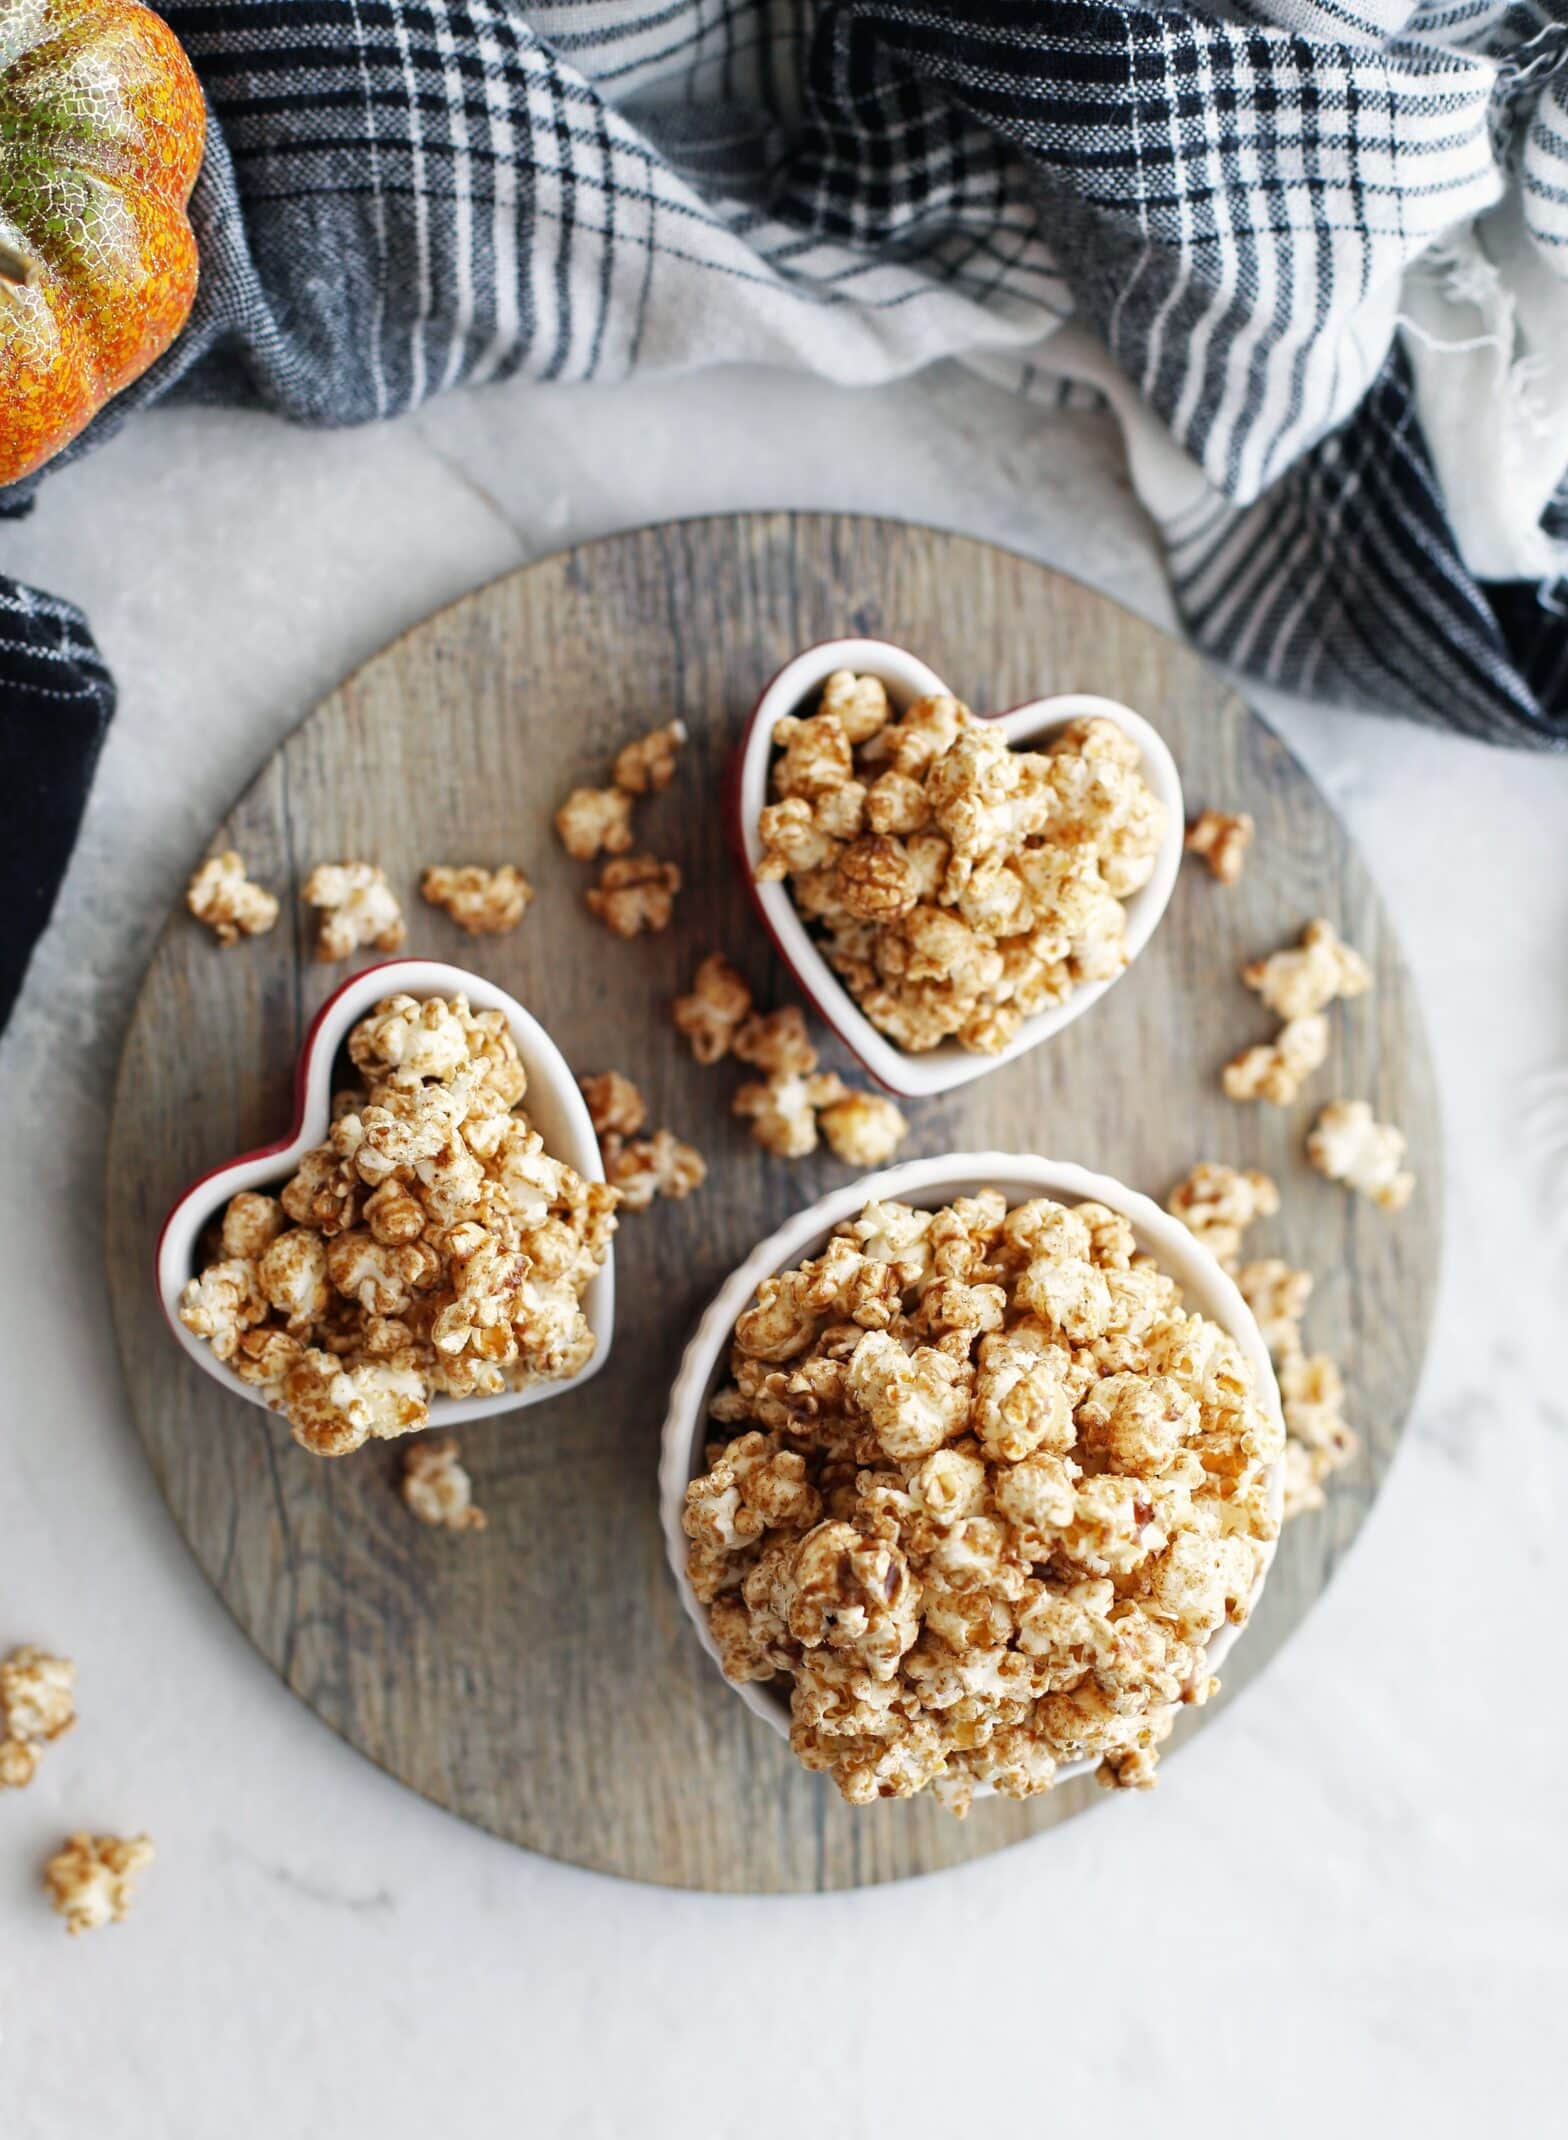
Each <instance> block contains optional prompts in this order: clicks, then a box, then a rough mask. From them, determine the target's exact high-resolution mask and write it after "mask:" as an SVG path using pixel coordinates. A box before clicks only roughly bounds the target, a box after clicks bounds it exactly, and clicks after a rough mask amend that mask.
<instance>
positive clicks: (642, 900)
mask: <svg viewBox="0 0 1568 2140" xmlns="http://www.w3.org/2000/svg"><path fill="white" fill-rule="evenodd" d="M680 888H681V873H680V871H679V870H678V869H677V868H676V866H675V864H674V863H673V862H661V861H659V859H658V858H657V856H655V855H626V856H623V857H621V858H620V859H619V860H617V861H614V862H606V863H605V865H604V868H603V869H602V870H601V871H600V872H599V881H598V883H597V884H591V885H590V886H589V887H588V889H587V891H586V892H585V893H584V894H583V897H584V899H585V900H586V901H587V904H588V911H589V913H590V914H594V915H597V917H598V919H599V920H600V921H602V922H603V923H604V926H605V927H606V928H607V929H608V930H609V932H610V934H611V935H612V936H625V937H631V936H641V935H642V934H643V932H644V931H645V930H646V931H647V932H648V933H649V934H650V935H657V934H658V932H659V931H660V930H661V929H667V928H668V927H669V925H670V917H671V915H672V914H673V913H674V912H675V895H676V893H677V892H678V891H679V890H680Z"/></svg>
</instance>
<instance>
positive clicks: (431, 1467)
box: [398, 1434, 487, 1531]
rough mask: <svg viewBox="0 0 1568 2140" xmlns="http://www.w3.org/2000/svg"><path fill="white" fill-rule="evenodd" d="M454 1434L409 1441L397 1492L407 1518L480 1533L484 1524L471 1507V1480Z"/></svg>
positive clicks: (480, 1514)
mask: <svg viewBox="0 0 1568 2140" xmlns="http://www.w3.org/2000/svg"><path fill="white" fill-rule="evenodd" d="M460 1456H461V1451H460V1450H459V1448H458V1445H457V1436H456V1435H455V1434H437V1435H430V1436H427V1437H426V1438H425V1439H424V1440H422V1441H417V1442H411V1443H410V1444H409V1447H408V1450H407V1452H406V1454H405V1455H404V1458H403V1477H402V1482H401V1484H400V1486H399V1489H398V1490H399V1492H400V1493H401V1494H402V1496H403V1504H404V1506H405V1507H406V1508H407V1510H408V1511H409V1513H410V1515H413V1516H417V1517H418V1519H419V1521H420V1522H421V1523H428V1524H430V1525H431V1526H432V1527H433V1528H435V1529H437V1530H446V1531H482V1530H483V1529H484V1527H485V1523H486V1521H487V1519H486V1516H485V1512H484V1510H483V1509H482V1508H476V1507H475V1506H474V1487H473V1481H472V1480H471V1479H470V1478H469V1476H468V1473H467V1472H466V1471H465V1470H464V1468H463V1465H462V1463H461V1462H460V1461H459V1459H460Z"/></svg>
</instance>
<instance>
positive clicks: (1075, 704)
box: [730, 639, 1184, 1099]
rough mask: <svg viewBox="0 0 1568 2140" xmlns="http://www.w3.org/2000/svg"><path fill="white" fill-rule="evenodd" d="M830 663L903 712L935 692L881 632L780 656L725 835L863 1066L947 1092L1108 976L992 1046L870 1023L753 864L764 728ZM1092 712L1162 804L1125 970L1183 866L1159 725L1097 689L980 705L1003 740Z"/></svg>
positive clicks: (1101, 986)
mask: <svg viewBox="0 0 1568 2140" xmlns="http://www.w3.org/2000/svg"><path fill="white" fill-rule="evenodd" d="M836 669H852V670H853V671H854V672H855V673H856V675H859V676H875V677H878V678H879V679H880V680H881V682H882V683H883V684H884V685H885V686H886V687H887V695H888V697H889V699H890V700H891V701H892V704H893V706H894V709H895V710H896V711H899V712H902V711H903V709H904V708H905V707H906V706H908V705H910V704H911V703H912V701H913V700H915V699H917V698H925V697H928V696H930V695H931V694H932V693H934V692H945V691H946V690H947V689H948V686H947V685H946V684H945V683H943V681H942V679H941V677H940V676H938V675H937V673H936V671H935V670H934V669H929V668H927V667H926V664H925V663H924V662H923V661H919V660H917V659H916V658H915V656H914V655H913V654H908V653H906V652H905V651H904V649H903V648H902V647H898V646H893V645H891V644H890V643H889V642H888V641H886V640H882V639H829V640H826V641H824V643H823V644H822V645H821V646H814V647H810V648H808V649H807V651H806V652H805V653H804V654H797V655H796V657H795V659H794V660H793V661H791V662H787V663H786V664H785V666H784V667H783V668H782V669H780V671H779V673H778V675H777V676H775V677H774V679H773V681H772V683H770V684H769V685H768V687H767V689H766V690H765V691H764V692H763V694H762V696H761V698H759V699H758V701H757V704H756V707H755V708H754V710H753V712H752V716H751V719H750V722H749V723H748V724H747V728H746V731H745V734H744V736H743V737H742V739H741V744H740V748H739V752H738V755H737V758H736V763H735V771H734V778H733V780H732V783H731V789H730V808H731V813H732V816H731V825H730V832H731V837H732V840H733V843H734V846H735V849H736V852H737V854H739V855H740V856H741V858H742V861H743V863H744V866H745V870H746V878H747V882H748V884H749V886H750V888H751V896H752V899H753V901H754V902H755V904H756V907H757V911H758V913H759V914H760V915H761V917H762V921H763V925H764V927H765V928H766V929H767V931H768V934H769V935H770V936H771V937H772V938H773V941H774V943H775V944H776V945H777V947H778V950H779V953H780V955H781V957H782V958H783V959H784V960H785V962H786V964H787V965H788V966H789V968H790V970H791V972H792V973H793V974H794V976H795V979H796V981H797V982H798V983H799V985H800V988H801V990H802V991H803V993H804V994H805V995H806V996H807V997H808V998H809V999H810V1001H811V1003H812V1005H813V1007H814V1008H815V1010H816V1012H817V1014H818V1016H819V1017H820V1018H821V1019H822V1020H823V1022H824V1023H825V1024H826V1025H829V1026H831V1027H832V1029H833V1031H834V1032H835V1033H837V1034H838V1036H839V1038H840V1040H842V1041H843V1042H844V1044H845V1046H846V1047H848V1048H849V1049H850V1050H851V1051H852V1053H854V1054H855V1055H857V1056H858V1057H859V1058H860V1060H861V1062H862V1063H863V1064H864V1065H865V1067H866V1068H867V1069H868V1070H869V1071H870V1072H871V1075H872V1076H873V1077H874V1078H875V1079H876V1080H877V1082H878V1083H879V1084H881V1085H885V1086H886V1087H887V1088H888V1090H889V1091H890V1092H896V1093H898V1094H899V1095H900V1096H901V1097H903V1098H905V1099H920V1098H922V1097H924V1096H927V1095H929V1094H931V1093H935V1092H949V1091H951V1090H952V1089H953V1087H954V1086H957V1085H967V1084H968V1083H969V1082H970V1081H971V1080H972V1079H974V1078H977V1077H984V1076H985V1075H986V1073H987V1072H988V1071H991V1070H995V1069H999V1068H1000V1066H1001V1065H1002V1064H1003V1063H1010V1062H1015V1061H1016V1060H1017V1058H1018V1057H1019V1056H1020V1055H1027V1054H1028V1052H1029V1050H1030V1049H1031V1048H1037V1047H1039V1045H1040V1043H1041V1042H1042V1041H1046V1040H1049V1039H1050V1038H1051V1037H1052V1035H1053V1034H1055V1033H1059V1032H1061V1031H1062V1029H1063V1027H1064V1026H1069V1025H1071V1024H1072V1022H1073V1020H1074V1019H1075V1018H1081V1017H1082V1016H1083V1014H1084V1012H1085V1011H1088V1010H1092V1009H1093V1007H1094V1005H1095V1004H1096V1003H1098V1002H1099V1000H1100V998H1101V997H1102V996H1103V995H1104V994H1105V992H1106V990H1107V989H1108V988H1114V987H1115V985H1116V980H1118V979H1120V977H1121V976H1120V975H1117V976H1116V977H1115V978H1114V979H1112V980H1109V981H1086V982H1085V983H1084V984H1083V985H1082V986H1081V987H1080V988H1076V989H1074V990H1073V993H1072V994H1071V995H1070V996H1069V997H1068V998H1067V1001H1066V1002H1065V1003H1059V1004H1056V1005H1054V1006H1053V1007H1052V1008H1051V1009H1050V1010H1045V1011H1039V1012H1037V1013H1036V1015H1035V1016H1034V1017H1033V1018H1026V1019H1025V1020H1024V1022H1023V1024H1022V1025H1021V1026H1020V1027H1019V1029H1018V1031H1017V1033H1016V1034H1015V1035H1014V1036H1013V1039H1012V1040H1011V1042H1010V1043H1009V1044H1008V1046H1007V1047H1005V1048H1003V1049H1002V1050H1001V1051H1000V1052H999V1053H998V1054H996V1055H975V1054H971V1053H970V1051H969V1050H968V1049H966V1048H961V1047H960V1046H959V1044H958V1042H957V1041H956V1040H946V1041H943V1042H942V1044H941V1046H940V1047H936V1048H933V1049H931V1051H930V1052H929V1053H928V1054H923V1055H912V1054H910V1053H909V1051H908V1050H907V1049H905V1048H900V1047H897V1046H896V1045H895V1044H894V1043H893V1042H892V1041H891V1040H889V1039H888V1038H887V1036H886V1034H884V1033H879V1032H878V1031H877V1029H876V1027H875V1026H874V1025H873V1024H872V1023H871V1021H870V1019H869V1018H868V1017H867V1016H866V1015H865V1013H864V1011H862V1010H861V1008H860V1006H859V1004H858V1003H856V1001H855V999H854V997H853V996H852V995H851V994H850V992H849V990H848V989H847V988H846V987H845V986H844V984H843V982H842V981H841V980H840V979H839V977H838V975H837V974H836V973H835V972H834V971H833V969H832V967H831V966H830V965H829V964H828V962H827V960H826V959H825V958H824V957H823V956H822V953H821V951H820V950H819V949H818V948H817V944H816V941H815V939H814V938H813V937H812V935H811V932H810V931H809V930H808V929H807V927H806V925H805V923H804V922H803V921H802V919H801V917H800V913H799V910H798V909H797V907H796V905H795V901H794V899H793V897H792V896H791V894H790V890H789V886H788V885H787V884H759V883H758V882H757V867H758V864H759V863H760V862H761V860H762V839H761V836H760V834H759V832H758V830H757V821H758V819H759V818H760V817H761V815H762V809H763V805H764V804H765V803H766V802H767V800H768V774H769V768H770V766H771V764H772V760H773V727H774V723H775V722H776V721H777V720H778V719H779V718H780V716H781V715H783V714H786V713H798V712H800V711H802V710H803V709H806V708H808V707H809V705H810V703H811V701H813V700H814V699H815V697H816V695H817V693H818V692H820V690H821V688H822V686H823V684H824V683H826V681H827V679H828V678H829V677H830V676H831V675H832V674H833V672H834V671H835V670H836ZM1089 714H1098V715H1099V716H1100V717H1101V718H1102V719H1104V720H1107V721H1112V722H1114V723H1115V725H1116V726H1117V727H1118V728H1120V729H1123V730H1125V732H1126V733H1127V734H1128V735H1129V736H1131V737H1132V739H1133V741H1134V742H1135V743H1136V744H1137V746H1138V748H1139V751H1140V752H1141V753H1142V759H1143V763H1142V766H1141V768H1140V770H1141V771H1142V774H1143V777H1144V779H1145V780H1146V781H1147V782H1148V784H1149V786H1150V788H1151V789H1152V790H1153V792H1154V793H1155V795H1157V796H1158V797H1159V799H1160V801H1161V802H1162V803H1163V804H1164V805H1165V810H1166V829H1165V838H1164V840H1163V841H1162V843H1161V846H1160V851H1159V855H1158V857H1157V858H1156V861H1155V865H1154V872H1153V875H1152V876H1151V877H1150V878H1149V881H1148V883H1147V884H1145V885H1143V886H1142V887H1141V888H1140V889H1139V890H1138V891H1136V892H1134V893H1133V895H1132V897H1131V898H1130V899H1127V900H1124V901H1123V905H1124V906H1125V908H1126V911H1127V966H1126V967H1124V968H1123V969H1122V971H1123V972H1124V973H1125V972H1126V971H1127V970H1128V968H1130V967H1131V966H1132V964H1133V962H1134V961H1135V960H1136V959H1137V957H1138V954H1139V953H1140V952H1141V951H1142V950H1143V948H1144V946H1145V945H1146V944H1147V943H1148V941H1149V939H1150V937H1151V936H1152V935H1153V934H1154V931H1155V927H1156V925H1157V924H1158V922H1159V919H1160V916H1161V915H1162V914H1163V913H1164V912H1165V908H1166V904H1167V902H1168V901H1169V899H1170V896H1171V890H1172V887H1173V886H1174V884H1175V882H1176V874H1177V871H1178V870H1179V869H1180V868H1181V857H1182V836H1183V828H1184V816H1183V809H1182V794H1181V779H1180V776H1179V775H1178V773H1177V771H1176V761H1175V760H1174V759H1173V758H1172V756H1171V754H1170V751H1169V749H1168V748H1167V747H1166V744H1165V742H1164V740H1163V738H1162V737H1161V736H1159V735H1158V734H1157V733H1156V731H1155V730H1154V729H1153V728H1151V727H1150V725H1149V723H1148V722H1147V721H1146V720H1144V718H1143V716H1142V715H1141V714H1137V713H1134V712H1132V710H1131V709H1130V708H1129V707H1126V706H1121V705H1118V704H1117V703H1116V701H1115V700H1114V699H1108V698H1096V697H1094V696H1092V695H1091V694H1090V693H1087V692H1071V693H1068V694H1066V695H1064V696H1060V697H1057V698H1042V699H1033V700H1031V701H1030V703H1029V704H1028V705H1027V706H1015V707H1014V708H1013V710H1012V711H1011V712H1010V713H998V714H991V715H987V716H986V718H987V719H990V720H994V721H996V722H997V723H998V725H999V726H1000V727H1001V729H1002V730H1003V732H1004V733H1005V735H1006V737H1007V740H1008V741H1009V743H1013V744H1017V745H1036V744H1045V743H1048V742H1049V741H1050V739H1051V737H1052V736H1053V735H1056V734H1057V733H1058V732H1059V731H1060V730H1061V729H1063V728H1065V727H1066V726H1067V724H1068V722H1069V721H1075V720H1078V719H1080V718H1082V717H1083V716H1085V715H1089Z"/></svg>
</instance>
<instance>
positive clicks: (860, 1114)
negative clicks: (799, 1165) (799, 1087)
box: [818, 1092, 909, 1167]
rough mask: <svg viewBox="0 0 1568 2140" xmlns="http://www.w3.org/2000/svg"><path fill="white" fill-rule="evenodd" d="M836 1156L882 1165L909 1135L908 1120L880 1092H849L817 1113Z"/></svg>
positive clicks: (860, 1163) (855, 1164) (864, 1164)
mask: <svg viewBox="0 0 1568 2140" xmlns="http://www.w3.org/2000/svg"><path fill="white" fill-rule="evenodd" d="M818 1121H819V1124H820V1127H821V1130H822V1134H823V1136H824V1137H826V1139H827V1141H828V1146H829V1149H830V1150H831V1151H832V1153H833V1156H834V1158H835V1159H842V1160H843V1161H844V1163H845V1165H846V1166H851V1167H881V1166H885V1165H886V1164H887V1162H888V1161H889V1160H890V1159H891V1158H892V1156H893V1154H894V1153H895V1152H896V1151H897V1150H898V1148H899V1146H900V1145H901V1144H902V1143H903V1141H904V1139H905V1138H906V1137H907V1136H908V1135H909V1124H908V1123H907V1122H906V1121H905V1119H904V1117H903V1115H902V1114H901V1113H900V1112H899V1110H898V1109H897V1108H896V1107H895V1106H894V1105H893V1102H892V1101H891V1100H889V1099H886V1098H884V1097H883V1095H882V1094H881V1093H879V1092H851V1093H847V1094H846V1095H845V1097H844V1098H843V1099H842V1100H835V1101H834V1102H833V1104H832V1105H831V1106H830V1107H824V1108H823V1109H822V1111H821V1114H820V1115H819V1117H818Z"/></svg>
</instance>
